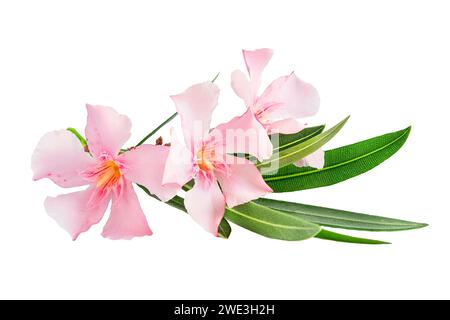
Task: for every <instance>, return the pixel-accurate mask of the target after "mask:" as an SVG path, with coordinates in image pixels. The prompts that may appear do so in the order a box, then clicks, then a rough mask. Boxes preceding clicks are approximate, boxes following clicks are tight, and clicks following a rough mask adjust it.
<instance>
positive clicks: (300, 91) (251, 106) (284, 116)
mask: <svg viewBox="0 0 450 320" xmlns="http://www.w3.org/2000/svg"><path fill="white" fill-rule="evenodd" d="M242 52H243V55H244V60H245V64H246V67H247V71H248V76H249V77H248V78H247V76H246V75H245V74H244V73H243V72H242V71H240V70H236V71H234V72H233V73H232V75H231V86H232V88H233V90H234V92H235V93H236V94H237V95H238V96H239V97H240V98H242V99H243V100H244V102H245V105H246V107H247V112H246V113H250V114H251V115H252V116H253V117H254V118H255V119H256V121H255V122H254V123H255V130H265V131H266V132H267V133H268V134H273V133H284V134H292V133H296V132H299V131H300V130H302V129H304V128H305V125H304V124H303V123H300V122H299V121H297V118H305V117H310V116H312V115H314V114H316V113H317V111H318V109H319V104H320V99H319V95H318V93H317V90H316V89H315V88H314V87H313V86H312V85H310V84H308V83H306V82H304V81H302V80H300V79H299V78H297V76H296V75H295V73H294V72H292V73H291V74H289V75H286V76H282V77H279V78H277V79H275V80H274V81H273V82H272V83H271V84H270V85H269V86H268V87H267V88H266V89H265V90H264V91H263V93H262V94H260V95H259V94H258V92H259V88H260V85H261V76H262V73H263V71H264V68H265V67H266V65H267V64H268V62H269V60H270V59H271V58H272V54H273V52H272V50H270V49H258V50H255V51H247V50H242ZM267 143H268V142H267V140H263V141H260V145H264V144H267ZM269 148H270V147H268V146H266V147H265V150H269ZM263 156H264V157H267V154H264V155H263ZM269 157H270V155H269ZM295 164H296V165H297V166H305V165H308V166H313V167H317V168H322V167H323V165H324V154H323V151H322V150H318V151H316V152H315V153H313V154H311V155H309V156H308V157H306V158H304V159H301V160H300V161H298V162H296V163H295Z"/></svg>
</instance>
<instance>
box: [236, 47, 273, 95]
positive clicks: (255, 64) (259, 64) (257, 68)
mask: <svg viewBox="0 0 450 320" xmlns="http://www.w3.org/2000/svg"><path fill="white" fill-rule="evenodd" d="M242 54H243V55H244V60H245V65H246V66H247V71H248V74H249V76H250V82H251V89H252V97H253V98H256V96H257V94H258V89H259V86H260V84H261V76H262V73H263V71H264V68H265V67H266V66H267V64H268V63H269V61H270V59H271V58H272V54H273V51H272V50H271V49H258V50H254V51H248V50H242Z"/></svg>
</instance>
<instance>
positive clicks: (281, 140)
mask: <svg viewBox="0 0 450 320" xmlns="http://www.w3.org/2000/svg"><path fill="white" fill-rule="evenodd" d="M324 129H325V126H324V125H321V126H316V127H309V128H305V129H303V130H302V131H299V132H297V133H294V134H272V135H270V136H269V138H270V140H271V141H278V147H274V149H273V152H274V153H275V152H278V151H281V150H283V149H286V148H288V147H292V146H294V145H297V144H299V143H302V142H304V141H306V140H309V139H311V138H313V137H315V136H317V135H318V134H320V133H322V132H323V130H324Z"/></svg>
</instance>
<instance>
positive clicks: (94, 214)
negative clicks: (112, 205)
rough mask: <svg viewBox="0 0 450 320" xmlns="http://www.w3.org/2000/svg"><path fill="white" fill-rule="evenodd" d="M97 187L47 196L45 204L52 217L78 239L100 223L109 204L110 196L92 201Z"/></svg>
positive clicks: (74, 238) (73, 237)
mask: <svg viewBox="0 0 450 320" xmlns="http://www.w3.org/2000/svg"><path fill="white" fill-rule="evenodd" d="M95 191H96V189H95V188H89V189H87V190H84V191H78V192H73V193H68V194H63V195H59V196H57V197H47V199H46V200H45V203H44V206H45V209H46V210H47V213H48V215H49V216H50V217H52V218H53V219H55V220H56V222H58V224H59V225H60V226H61V227H62V228H64V229H65V230H67V232H69V234H70V235H71V236H72V239H73V240H76V239H77V237H78V235H79V234H80V233H82V232H85V231H87V230H88V229H89V228H90V227H91V226H92V225H94V224H96V223H98V222H99V221H100V220H101V219H102V217H103V215H104V213H105V210H106V208H107V206H108V203H109V199H110V198H109V197H106V198H104V199H103V200H102V201H101V202H98V203H92V201H91V199H92V197H93V195H94V193H95Z"/></svg>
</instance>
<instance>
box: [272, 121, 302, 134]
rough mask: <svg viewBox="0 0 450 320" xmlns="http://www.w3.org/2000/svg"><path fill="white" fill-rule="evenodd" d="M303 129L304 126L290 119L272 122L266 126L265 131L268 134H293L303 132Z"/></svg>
mask: <svg viewBox="0 0 450 320" xmlns="http://www.w3.org/2000/svg"><path fill="white" fill-rule="evenodd" d="M304 128H305V125H304V124H302V123H301V122H299V121H297V120H295V119H292V118H289V119H284V120H278V121H274V122H271V123H269V124H267V125H266V130H267V131H268V133H269V134H274V133H282V134H293V133H297V132H299V131H301V130H303V129H304Z"/></svg>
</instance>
